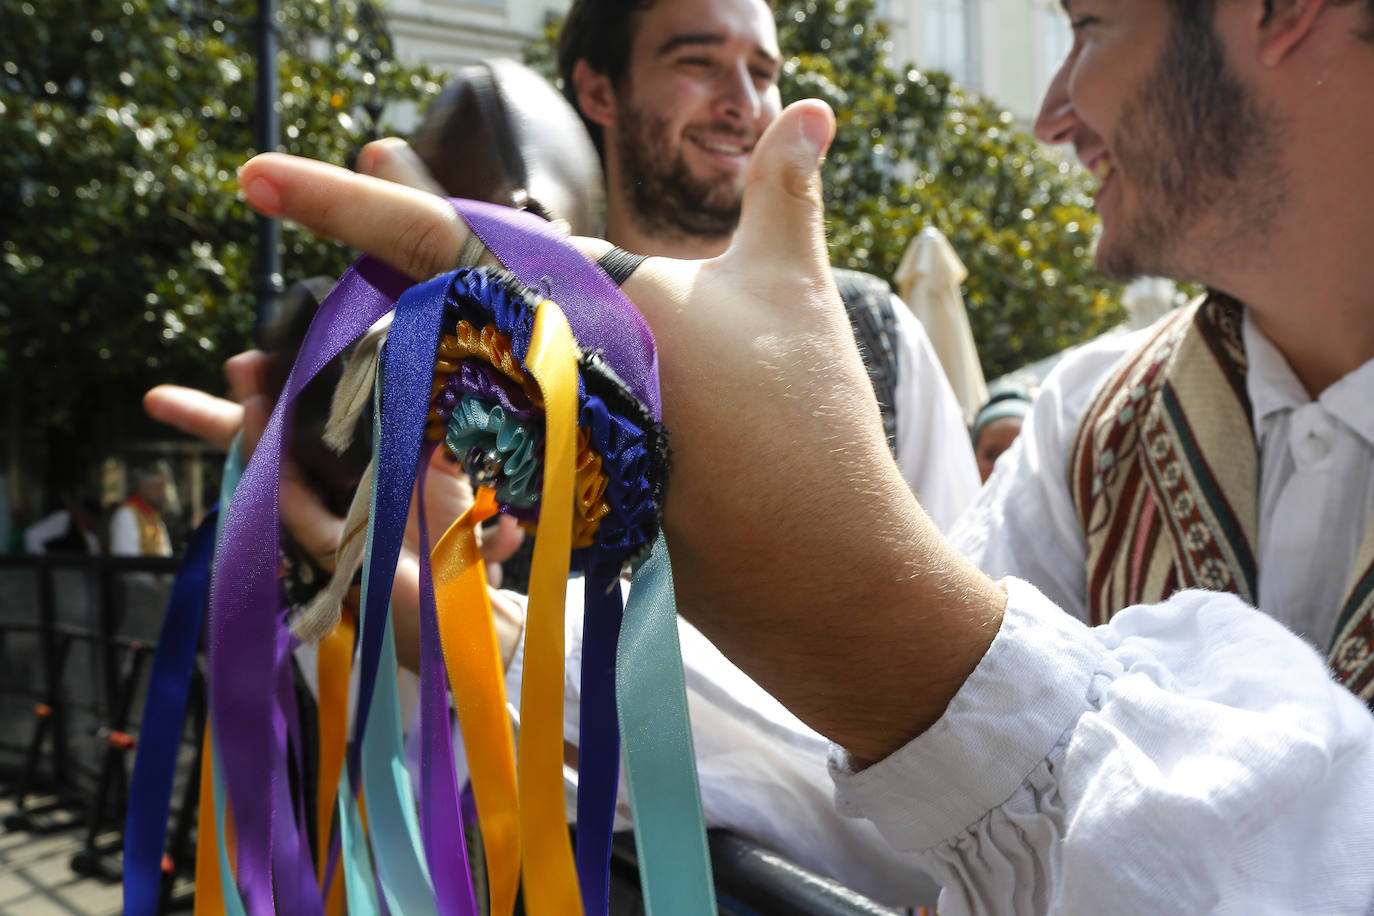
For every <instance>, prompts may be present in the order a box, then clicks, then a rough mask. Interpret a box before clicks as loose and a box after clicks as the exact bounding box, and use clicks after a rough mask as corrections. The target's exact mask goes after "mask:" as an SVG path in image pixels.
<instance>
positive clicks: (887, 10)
mask: <svg viewBox="0 0 1374 916" xmlns="http://www.w3.org/2000/svg"><path fill="white" fill-rule="evenodd" d="M568 3H569V0H390V2H389V3H388V4H387V5H386V18H387V25H388V28H389V29H390V31H391V35H392V39H393V41H394V43H395V45H394V46H395V49H396V54H397V56H398V57H400V58H402V59H404V60H412V61H424V62H425V63H428V64H431V65H433V66H436V67H441V68H443V69H446V70H454V69H456V68H458V67H461V66H463V65H464V64H469V63H473V62H475V61H478V60H480V59H482V58H484V57H513V58H517V59H518V58H519V57H520V55H521V51H522V49H523V47H524V45H525V44H526V42H528V41H529V40H530V39H531V38H533V37H534V36H535V35H537V34H538V33H539V31H540V30H541V29H542V28H543V26H544V23H545V21H547V18H548V16H549V15H550V14H551V13H562V12H563V11H565V10H566V9H567V8H568ZM876 12H877V15H878V18H879V19H881V20H882V21H883V22H885V23H887V25H888V27H889V28H890V30H891V35H892V54H891V59H892V62H893V64H894V65H898V66H900V65H904V64H906V63H908V62H910V63H912V64H914V65H915V66H916V67H918V68H926V69H933V70H936V69H938V70H945V71H948V72H949V73H950V74H951V75H953V77H954V78H955V80H956V81H958V82H959V83H961V84H962V85H964V86H966V87H968V88H969V89H973V90H975V91H977V92H980V93H982V94H984V95H987V96H989V97H991V98H992V99H994V100H996V101H997V103H998V104H1000V105H1003V106H1005V107H1006V108H1008V109H1009V110H1010V111H1011V112H1012V113H1013V114H1014V115H1016V117H1017V119H1018V121H1019V122H1020V123H1021V125H1022V126H1028V125H1029V123H1030V121H1031V119H1033V118H1034V116H1035V112H1036V110H1037V109H1038V107H1039V104H1040V96H1041V94H1042V93H1043V91H1044V88H1045V86H1047V85H1048V84H1049V81H1050V77H1051V76H1053V74H1054V70H1055V68H1056V67H1057V66H1058V65H1059V62H1060V60H1062V59H1063V56H1064V53H1065V52H1066V51H1067V50H1068V48H1069V45H1070V44H1071V42H1072V36H1071V35H1070V32H1069V26H1068V22H1067V21H1066V19H1065V17H1064V13H1063V11H1062V9H1061V8H1060V6H1059V2H1058V0H877V4H876ZM1028 37H1029V40H1028Z"/></svg>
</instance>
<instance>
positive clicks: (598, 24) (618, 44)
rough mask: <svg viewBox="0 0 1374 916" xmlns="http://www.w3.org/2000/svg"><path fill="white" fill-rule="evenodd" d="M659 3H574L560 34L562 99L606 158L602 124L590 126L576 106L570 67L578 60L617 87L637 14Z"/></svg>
mask: <svg viewBox="0 0 1374 916" xmlns="http://www.w3.org/2000/svg"><path fill="white" fill-rule="evenodd" d="M656 2H658V0H573V5H572V8H571V9H569V10H568V15H567V18H566V19H564V20H563V31H562V32H560V33H559V35H558V76H559V78H560V79H562V81H563V96H564V97H565V98H566V99H567V100H568V102H569V103H570V104H571V105H572V107H573V108H574V109H575V110H576V111H577V113H578V115H579V116H580V117H581V118H582V123H583V124H585V125H587V132H588V133H590V134H591V135H592V142H594V143H595V144H596V151H597V152H598V153H599V154H601V156H602V158H603V159H604V158H605V155H606V150H605V148H604V147H603V141H602V137H601V125H600V124H596V123H593V122H592V121H591V120H590V119H589V118H588V117H587V116H586V115H584V114H582V109H581V108H580V107H578V104H577V87H576V86H574V85H573V67H574V66H575V65H576V64H577V62H578V61H579V60H585V61H586V62H587V65H588V66H589V67H591V68H592V69H593V70H595V71H596V72H597V73H602V74H605V75H606V76H609V77H610V78H611V83H612V85H614V86H616V87H619V86H620V85H621V81H622V80H623V79H624V78H625V71H626V69H627V68H628V67H629V65H630V45H631V43H632V42H633V41H634V37H635V27H636V25H637V24H638V23H637V20H638V14H639V13H641V12H643V11H644V10H647V9H649V8H650V7H651V6H653V5H654V4H655V3H656Z"/></svg>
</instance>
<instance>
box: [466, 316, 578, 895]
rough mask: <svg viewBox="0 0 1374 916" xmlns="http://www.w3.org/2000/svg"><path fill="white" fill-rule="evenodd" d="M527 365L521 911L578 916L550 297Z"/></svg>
mask: <svg viewBox="0 0 1374 916" xmlns="http://www.w3.org/2000/svg"><path fill="white" fill-rule="evenodd" d="M525 365H526V367H527V368H528V369H529V372H530V374H531V375H533V376H534V379H535V381H536V382H538V384H539V388H540V391H541V392H542V394H543V399H544V488H543V492H542V494H541V496H540V509H539V536H538V537H537V538H535V542H534V557H533V559H532V561H531V564H530V600H529V609H528V611H527V615H526V621H525V673H524V681H523V683H522V685H521V702H520V830H521V834H522V835H523V837H524V862H523V865H524V875H525V909H526V912H528V913H530V914H531V916H566V914H569V913H581V912H582V897H581V893H580V892H579V890H578V886H577V872H576V869H575V868H574V866H573V855H572V846H571V844H570V843H569V838H568V830H567V826H566V811H567V809H566V805H565V801H564V790H563V603H564V598H565V592H566V589H567V584H568V565H569V559H570V554H571V552H572V544H571V541H572V525H573V480H574V475H575V468H574V464H575V461H576V459H577V452H578V448H577V445H578V441H577V344H576V343H575V342H574V340H573V336H572V330H571V328H569V327H568V321H567V319H566V318H565V317H564V316H563V312H562V311H561V310H560V309H559V308H558V306H557V305H555V304H554V303H553V301H552V300H549V299H546V300H544V301H543V302H542V303H541V304H540V305H539V309H538V311H537V312H535V316H534V333H533V334H532V335H531V338H530V348H529V352H528V353H527V354H526V356H525ZM483 829H484V830H485V829H486V822H485V821H483Z"/></svg>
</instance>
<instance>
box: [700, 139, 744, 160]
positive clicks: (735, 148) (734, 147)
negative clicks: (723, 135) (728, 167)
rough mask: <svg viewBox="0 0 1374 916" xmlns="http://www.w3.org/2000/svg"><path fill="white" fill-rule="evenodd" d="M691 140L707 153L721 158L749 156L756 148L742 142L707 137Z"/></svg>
mask: <svg viewBox="0 0 1374 916" xmlns="http://www.w3.org/2000/svg"><path fill="white" fill-rule="evenodd" d="M691 140H692V142H693V143H695V144H696V145H697V146H699V147H701V148H702V149H704V150H706V151H707V152H710V153H716V154H718V155H721V156H747V155H749V153H750V151H752V150H753V148H754V147H753V145H752V144H747V143H744V142H742V141H734V142H732V141H729V140H713V139H708V138H706V137H692V138H691Z"/></svg>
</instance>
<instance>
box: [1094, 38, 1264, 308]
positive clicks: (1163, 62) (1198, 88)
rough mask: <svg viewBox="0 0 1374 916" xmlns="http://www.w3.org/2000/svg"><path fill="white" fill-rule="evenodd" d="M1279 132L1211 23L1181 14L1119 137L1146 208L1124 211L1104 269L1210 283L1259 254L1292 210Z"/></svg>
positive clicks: (1118, 147)
mask: <svg viewBox="0 0 1374 916" xmlns="http://www.w3.org/2000/svg"><path fill="white" fill-rule="evenodd" d="M1280 130H1281V128H1280V126H1279V118H1278V116H1277V114H1275V113H1274V112H1273V111H1271V110H1269V109H1268V108H1267V107H1266V106H1264V105H1263V104H1261V103H1260V102H1259V100H1257V99H1256V98H1255V97H1254V94H1253V93H1252V92H1251V91H1250V90H1249V89H1248V88H1247V87H1246V86H1245V85H1243V84H1242V83H1241V82H1240V80H1239V79H1238V78H1237V77H1236V75H1235V74H1234V73H1233V72H1232V71H1231V70H1230V68H1229V67H1228V65H1227V62H1226V54H1225V49H1224V48H1223V47H1222V44H1221V42H1220V40H1219V39H1218V38H1217V36H1216V33H1215V32H1214V31H1213V30H1212V27H1211V25H1210V24H1208V23H1189V22H1185V21H1183V20H1180V19H1178V18H1175V20H1174V23H1173V25H1172V26H1171V27H1170V34H1169V36H1168V38H1167V39H1166V42H1165V48H1164V51H1163V53H1162V54H1161V55H1160V59H1159V62H1158V63H1157V64H1156V66H1155V68H1154V70H1153V71H1152V73H1151V74H1150V76H1149V77H1148V78H1147V80H1146V81H1145V83H1144V85H1142V87H1141V89H1140V91H1139V92H1138V93H1137V94H1136V95H1135V97H1134V98H1133V99H1131V101H1129V102H1128V103H1127V104H1126V105H1124V106H1123V107H1122V111H1121V120H1120V126H1119V127H1118V128H1117V130H1116V131H1115V133H1114V135H1113V142H1112V148H1113V154H1114V155H1115V157H1116V159H1117V163H1118V166H1119V168H1120V170H1121V173H1122V176H1123V177H1126V176H1129V178H1130V180H1131V181H1132V183H1133V184H1134V185H1135V189H1136V198H1137V200H1136V207H1137V210H1136V212H1135V213H1133V214H1123V218H1125V219H1126V220H1127V222H1126V223H1125V224H1124V225H1123V226H1122V227H1121V229H1120V231H1119V232H1118V236H1119V238H1117V239H1116V240H1115V241H1113V242H1112V243H1111V244H1110V245H1108V246H1105V247H1102V248H1100V249H1099V251H1098V253H1097V261H1098V266H1099V268H1100V269H1101V270H1102V271H1103V273H1105V274H1106V275H1107V276H1109V277H1112V278H1114V279H1118V280H1129V279H1132V278H1135V277H1139V276H1146V275H1154V276H1168V277H1173V278H1175V279H1180V280H1196V281H1199V282H1203V283H1208V282H1209V279H1208V278H1209V275H1212V274H1214V273H1215V271H1216V270H1217V269H1218V268H1219V267H1224V266H1225V265H1229V264H1232V263H1235V262H1236V260H1237V259H1238V258H1240V259H1243V258H1247V257H1251V256H1253V244H1254V243H1255V242H1256V240H1257V238H1258V237H1259V236H1262V235H1264V234H1266V233H1267V232H1268V231H1269V227H1270V226H1271V225H1272V222H1273V220H1274V218H1275V216H1276V215H1277V213H1278V212H1280V211H1281V210H1282V207H1283V200H1284V197H1285V188H1286V181H1285V180H1284V175H1283V167H1282V165H1281V163H1280V158H1279V154H1278V145H1279V144H1278V138H1279V133H1280ZM1205 222H1211V225H1205V224H1204V223H1205ZM1200 225H1201V231H1200V232H1197V233H1195V232H1194V229H1196V228H1198V227H1199V226H1200Z"/></svg>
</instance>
